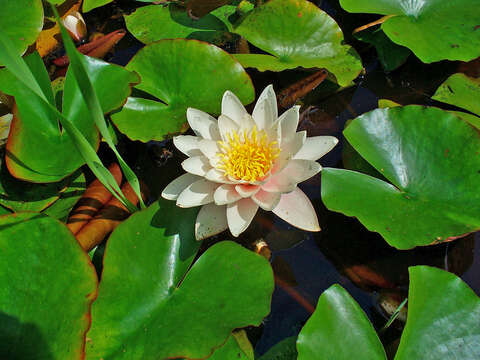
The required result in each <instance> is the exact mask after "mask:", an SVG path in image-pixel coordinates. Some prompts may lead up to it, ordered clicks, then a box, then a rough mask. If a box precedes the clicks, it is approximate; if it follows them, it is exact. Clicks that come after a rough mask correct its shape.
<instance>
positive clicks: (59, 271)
mask: <svg viewBox="0 0 480 360" xmlns="http://www.w3.org/2000/svg"><path fill="white" fill-rule="evenodd" d="M0 227H1V228H2V231H1V232H0V254H1V259H0V282H1V283H2V287H1V289H0V319H1V323H2V326H1V327H0V357H1V358H2V359H18V360H23V359H39V360H42V359H43V360H51V359H82V358H83V356H84V342H85V337H84V336H85V332H86V331H87V329H88V327H89V326H90V320H89V311H90V305H91V303H92V301H93V299H94V298H95V296H96V286H97V277H96V274H95V271H94V269H93V267H92V266H91V263H90V260H89V258H88V256H87V255H86V254H85V252H84V251H83V250H82V249H81V248H80V245H78V243H77V241H76V240H75V238H74V236H73V235H72V233H71V232H70V230H68V229H67V227H66V226H65V225H63V224H61V223H60V222H59V221H57V220H55V219H52V218H50V217H48V216H46V215H42V214H37V213H17V214H12V215H5V216H1V217H0ZM52 312H53V313H54V316H52Z"/></svg>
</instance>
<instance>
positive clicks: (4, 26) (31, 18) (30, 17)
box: [0, 0, 43, 55]
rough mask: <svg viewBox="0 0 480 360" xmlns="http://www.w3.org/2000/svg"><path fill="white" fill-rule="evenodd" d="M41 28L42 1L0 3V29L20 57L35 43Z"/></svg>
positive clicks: (19, 0) (4, 1)
mask: <svg viewBox="0 0 480 360" xmlns="http://www.w3.org/2000/svg"><path fill="white" fill-rule="evenodd" d="M20 24H21V25H20ZM42 27H43V6H42V0H3V1H2V3H1V9H0V29H1V31H2V32H5V33H6V34H7V35H8V36H9V37H10V38H11V40H12V43H13V45H14V47H15V50H16V52H17V54H18V55H22V54H23V53H24V52H25V50H27V47H28V46H29V45H30V44H32V43H33V42H34V41H35V39H36V38H37V36H38V34H39V33H40V31H41V30H42ZM2 51H3V50H2Z"/></svg>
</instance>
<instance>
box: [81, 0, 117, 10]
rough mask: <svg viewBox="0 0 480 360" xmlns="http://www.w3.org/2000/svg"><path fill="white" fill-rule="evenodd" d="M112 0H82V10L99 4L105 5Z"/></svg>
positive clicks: (90, 8) (93, 7)
mask: <svg viewBox="0 0 480 360" xmlns="http://www.w3.org/2000/svg"><path fill="white" fill-rule="evenodd" d="M112 1H113V0H83V7H82V10H83V12H89V11H91V10H93V9H96V8H98V7H100V6H103V5H107V4H109V3H111V2H112Z"/></svg>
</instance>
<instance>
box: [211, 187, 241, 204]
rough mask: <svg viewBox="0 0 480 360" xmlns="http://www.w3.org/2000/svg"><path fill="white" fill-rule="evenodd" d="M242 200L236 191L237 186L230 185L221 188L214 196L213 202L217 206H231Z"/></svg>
mask: <svg viewBox="0 0 480 360" xmlns="http://www.w3.org/2000/svg"><path fill="white" fill-rule="evenodd" d="M241 198H242V197H241V196H240V194H239V193H238V192H237V191H236V190H235V185H229V184H223V185H221V186H219V187H218V188H217V190H215V193H214V194H213V200H214V201H215V204H217V205H225V204H231V203H234V202H235V201H237V200H240V199H241Z"/></svg>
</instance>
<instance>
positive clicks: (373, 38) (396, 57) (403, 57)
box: [355, 28, 411, 72]
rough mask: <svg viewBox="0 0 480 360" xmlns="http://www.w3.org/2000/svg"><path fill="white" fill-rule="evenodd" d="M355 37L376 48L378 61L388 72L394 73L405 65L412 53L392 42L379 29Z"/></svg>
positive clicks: (364, 31) (362, 32)
mask: <svg viewBox="0 0 480 360" xmlns="http://www.w3.org/2000/svg"><path fill="white" fill-rule="evenodd" d="M355 37H356V38H357V39H360V40H362V41H364V42H366V43H369V44H372V45H373V46H374V47H375V49H376V51H377V55H378V60H379V61H380V63H381V64H382V67H383V69H384V70H385V71H386V72H390V71H393V70H395V69H397V68H398V67H400V66H402V65H403V64H405V62H406V61H407V58H408V56H409V55H410V53H411V52H410V50H409V49H408V48H406V47H404V46H399V45H397V44H395V43H394V42H392V40H390V39H389V38H388V37H387V36H386V35H385V33H384V32H383V31H382V30H381V29H379V28H377V29H373V30H372V29H371V28H370V29H366V30H363V31H360V32H359V33H356V34H355Z"/></svg>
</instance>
